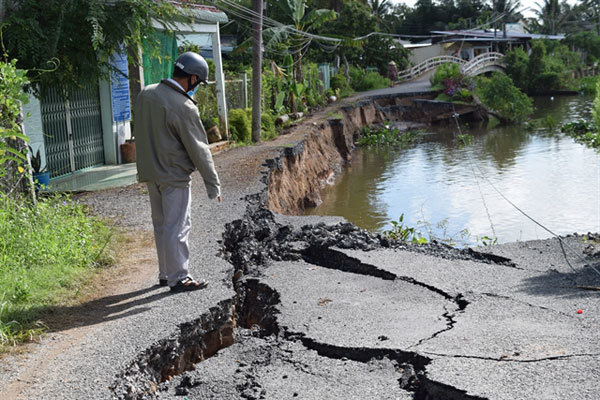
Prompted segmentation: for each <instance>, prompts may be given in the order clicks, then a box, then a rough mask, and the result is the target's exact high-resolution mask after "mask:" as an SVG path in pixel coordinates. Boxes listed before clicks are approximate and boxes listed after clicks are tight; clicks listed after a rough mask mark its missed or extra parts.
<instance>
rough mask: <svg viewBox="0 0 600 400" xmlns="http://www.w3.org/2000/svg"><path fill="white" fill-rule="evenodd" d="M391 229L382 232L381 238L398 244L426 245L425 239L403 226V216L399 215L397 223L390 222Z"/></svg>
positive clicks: (414, 230)
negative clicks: (398, 242) (396, 241)
mask: <svg viewBox="0 0 600 400" xmlns="http://www.w3.org/2000/svg"><path fill="white" fill-rule="evenodd" d="M390 223H391V224H392V229H390V230H387V231H383V236H385V237H388V238H390V239H392V240H398V241H400V242H411V243H419V244H420V243H427V239H426V238H424V237H423V236H421V233H420V232H418V231H417V230H416V229H415V228H414V227H409V226H407V225H406V224H404V214H400V217H399V218H398V221H390Z"/></svg>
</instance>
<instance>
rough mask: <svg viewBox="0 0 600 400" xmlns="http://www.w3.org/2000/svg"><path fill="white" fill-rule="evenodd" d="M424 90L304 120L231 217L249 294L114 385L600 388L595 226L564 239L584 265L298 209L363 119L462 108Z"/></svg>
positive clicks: (230, 393) (256, 395) (195, 323)
mask: <svg viewBox="0 0 600 400" xmlns="http://www.w3.org/2000/svg"><path fill="white" fill-rule="evenodd" d="M416 97H417V98H424V97H425V98H426V96H423V95H420V96H416ZM416 97H415V96H387V97H379V98H374V99H368V100H363V101H359V102H356V103H350V104H347V105H346V106H344V107H343V108H341V109H340V110H338V112H337V113H336V114H335V115H331V113H329V114H328V115H327V116H325V114H322V115H321V118H320V119H319V118H315V119H313V120H310V121H308V122H305V123H304V124H301V125H300V126H299V127H297V128H295V134H296V137H298V140H297V141H295V142H293V143H289V144H287V145H285V146H283V148H282V150H281V151H280V154H279V155H278V156H276V157H274V158H271V159H269V160H267V161H266V163H265V164H264V168H263V169H262V172H261V173H262V180H263V184H264V187H263V189H262V190H260V191H259V192H258V193H250V194H247V195H246V196H245V197H244V202H245V212H244V214H243V216H242V217H241V218H239V219H235V220H232V221H229V222H228V223H227V224H226V226H225V229H224V233H223V237H222V242H221V249H220V250H221V253H220V257H222V258H224V259H225V260H226V261H227V262H228V263H229V264H230V266H231V268H230V270H229V271H228V272H227V278H226V279H225V280H224V283H223V284H224V285H225V286H228V287H230V288H231V289H232V290H233V293H235V294H234V295H233V296H232V297H231V298H227V299H225V300H222V301H220V302H219V303H218V304H214V306H213V307H212V308H211V309H210V310H209V311H208V312H205V313H203V314H202V315H199V316H198V317H197V318H196V319H193V320H190V321H188V322H186V323H183V324H181V325H180V326H179V329H178V332H177V334H174V335H171V336H169V337H168V338H165V339H163V340H160V341H158V342H156V343H154V345H152V346H151V347H150V348H148V349H146V350H145V351H143V352H141V353H140V354H138V356H137V357H136V358H135V360H133V361H131V362H130V363H129V364H128V365H127V367H126V368H124V369H123V370H122V371H121V373H120V374H119V376H118V377H117V379H116V380H115V381H114V383H113V384H112V386H111V393H112V395H113V396H115V397H119V398H164V399H167V398H176V397H177V396H182V397H181V398H184V397H183V396H186V397H187V398H188V399H287V398H302V399H597V398H599V397H600V384H599V383H598V382H600V368H598V365H600V343H599V340H598V339H599V336H600V334H599V333H598V332H599V328H600V324H599V322H600V319H599V317H598V311H599V305H600V301H599V297H598V293H599V292H598V291H596V290H594V288H597V287H598V286H600V279H599V277H598V275H597V274H596V273H595V272H594V270H593V268H598V259H597V257H595V256H591V255H590V254H589V252H584V250H585V248H586V246H589V243H584V240H583V237H582V236H580V235H572V236H568V237H565V238H563V239H562V240H563V241H564V246H567V247H568V248H567V250H566V251H567V256H568V259H569V262H570V264H571V266H572V267H573V268H574V270H573V269H572V268H571V266H569V264H568V263H567V262H566V261H565V255H564V253H563V251H562V250H561V246H560V244H559V241H558V240H557V239H551V240H544V241H530V242H519V243H512V244H506V245H500V246H494V247H488V248H484V249H479V250H471V249H466V250H459V249H454V248H450V247H447V246H444V245H441V244H435V243H434V244H428V245H421V246H414V245H405V244H399V243H394V242H390V241H389V240H387V239H385V238H382V237H381V236H379V235H374V234H371V233H368V232H366V231H363V230H360V229H358V228H357V227H355V226H353V225H351V224H349V223H346V222H344V221H340V220H339V219H332V218H318V217H299V216H293V215H297V214H299V213H300V212H301V211H302V210H303V209H304V208H305V207H309V206H313V205H315V204H318V203H319V202H320V196H319V191H320V188H321V187H322V186H323V185H325V184H327V182H330V181H331V180H332V176H334V175H335V174H337V173H340V172H341V170H342V168H343V167H344V165H345V163H347V162H350V160H351V157H352V150H353V147H354V142H355V140H356V139H357V135H359V134H360V128H361V127H362V126H364V125H369V124H374V123H378V122H382V121H384V120H390V119H394V120H400V121H401V120H406V121H408V120H410V121H416V122H419V123H430V122H432V120H433V119H444V118H449V117H450V116H451V115H450V111H449V110H448V112H447V114H444V112H440V111H439V109H437V111H436V112H435V113H432V112H430V111H428V108H429V107H430V103H429V102H427V101H425V102H420V101H415V100H414V99H415V98H416ZM457 111H458V112H459V113H460V114H463V115H465V116H468V115H471V116H473V117H474V118H480V117H481V114H480V113H481V110H477V109H467V108H465V109H460V110H457ZM411 124H412V123H411ZM408 125H410V124H408V123H407V126H408ZM564 246H563V247H564ZM578 309H581V310H583V313H582V314H578V313H577V310H578Z"/></svg>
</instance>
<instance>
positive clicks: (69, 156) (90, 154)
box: [40, 86, 104, 178]
mask: <svg viewBox="0 0 600 400" xmlns="http://www.w3.org/2000/svg"><path fill="white" fill-rule="evenodd" d="M41 94H42V96H41V99H40V103H41V109H42V123H43V126H44V142H45V145H46V160H47V163H48V170H49V171H50V177H52V178H55V177H58V176H61V175H65V174H68V173H71V172H75V171H78V170H80V169H84V168H88V167H93V166H96V165H102V164H104V146H103V138H102V120H101V114H100V95H99V91H98V87H97V86H95V87H89V88H80V89H76V90H73V91H71V93H70V94H69V98H68V99H64V98H63V97H62V96H60V94H59V92H58V91H57V90H56V89H54V88H43V89H42V91H41Z"/></svg>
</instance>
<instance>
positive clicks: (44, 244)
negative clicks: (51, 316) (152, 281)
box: [0, 195, 114, 349]
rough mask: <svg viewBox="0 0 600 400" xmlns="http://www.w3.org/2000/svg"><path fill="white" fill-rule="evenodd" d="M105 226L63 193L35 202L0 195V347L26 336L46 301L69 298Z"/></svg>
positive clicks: (95, 257) (97, 258) (101, 254)
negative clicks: (34, 203)
mask: <svg viewBox="0 0 600 400" xmlns="http://www.w3.org/2000/svg"><path fill="white" fill-rule="evenodd" d="M110 237H111V229H110V228H109V227H108V226H107V225H106V223H105V222H104V221H102V220H100V219H99V218H96V217H92V216H90V215H89V214H88V212H87V211H86V208H85V207H84V206H83V205H81V204H79V203H77V202H74V201H72V200H71V199H70V198H69V197H65V196H52V197H49V198H46V199H41V200H40V201H39V202H38V203H37V205H33V204H31V203H28V202H26V201H23V200H15V199H13V198H10V197H6V196H3V195H0V349H2V348H5V347H6V346H9V345H13V344H16V343H19V342H23V341H26V340H30V339H32V338H33V337H34V336H37V335H38V334H39V333H41V332H42V331H43V330H44V325H43V323H41V322H40V321H38V319H39V317H40V316H41V313H43V312H44V311H45V310H48V308H49V307H52V306H56V305H60V304H65V303H67V302H69V301H72V300H74V299H75V298H76V297H77V296H78V295H79V291H80V289H81V288H82V283H85V281H86V279H88V278H89V277H90V274H91V273H92V272H93V271H95V270H96V269H97V268H99V267H103V266H108V265H112V264H113V263H114V260H113V258H112V257H111V256H110V255H109V254H108V252H106V251H105V247H106V245H107V243H108V241H109V239H110Z"/></svg>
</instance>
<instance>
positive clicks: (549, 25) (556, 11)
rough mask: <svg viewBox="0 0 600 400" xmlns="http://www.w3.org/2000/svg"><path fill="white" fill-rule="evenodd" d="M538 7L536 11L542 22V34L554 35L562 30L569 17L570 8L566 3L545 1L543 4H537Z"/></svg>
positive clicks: (554, 0)
mask: <svg viewBox="0 0 600 400" xmlns="http://www.w3.org/2000/svg"><path fill="white" fill-rule="evenodd" d="M535 4H536V5H537V7H538V9H537V10H534V12H535V14H536V15H537V17H538V20H539V21H540V22H541V26H540V33H545V34H551V35H554V34H556V32H557V31H558V30H560V29H561V28H562V27H563V25H564V23H565V22H566V20H567V18H568V17H569V12H568V11H569V7H568V5H567V4H566V3H564V2H563V3H562V4H561V3H559V2H558V0H544V2H543V3H535Z"/></svg>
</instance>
